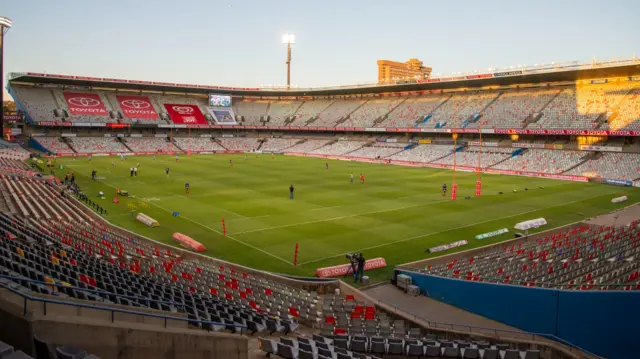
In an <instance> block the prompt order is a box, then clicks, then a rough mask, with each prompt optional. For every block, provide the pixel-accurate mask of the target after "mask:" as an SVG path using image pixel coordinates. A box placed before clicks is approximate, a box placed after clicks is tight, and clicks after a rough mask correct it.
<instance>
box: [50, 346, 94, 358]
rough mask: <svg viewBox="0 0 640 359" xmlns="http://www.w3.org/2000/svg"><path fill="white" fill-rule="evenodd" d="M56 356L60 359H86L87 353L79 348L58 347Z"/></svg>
mask: <svg viewBox="0 0 640 359" xmlns="http://www.w3.org/2000/svg"><path fill="white" fill-rule="evenodd" d="M56 355H57V357H58V359H84V357H86V356H87V352H86V351H84V350H82V349H77V348H71V347H58V348H57V349H56Z"/></svg>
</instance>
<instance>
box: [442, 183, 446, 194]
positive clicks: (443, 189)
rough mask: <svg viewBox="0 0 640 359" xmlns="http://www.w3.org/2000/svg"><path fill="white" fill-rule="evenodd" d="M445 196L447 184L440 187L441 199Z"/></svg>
mask: <svg viewBox="0 0 640 359" xmlns="http://www.w3.org/2000/svg"><path fill="white" fill-rule="evenodd" d="M446 195H447V184H446V183H445V184H443V185H442V197H444V196H446Z"/></svg>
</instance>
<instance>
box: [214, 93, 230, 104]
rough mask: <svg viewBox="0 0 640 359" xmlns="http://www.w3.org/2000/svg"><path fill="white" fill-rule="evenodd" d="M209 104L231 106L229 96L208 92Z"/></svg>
mask: <svg viewBox="0 0 640 359" xmlns="http://www.w3.org/2000/svg"><path fill="white" fill-rule="evenodd" d="M209 106H214V107H231V96H229V95H214V94H209Z"/></svg>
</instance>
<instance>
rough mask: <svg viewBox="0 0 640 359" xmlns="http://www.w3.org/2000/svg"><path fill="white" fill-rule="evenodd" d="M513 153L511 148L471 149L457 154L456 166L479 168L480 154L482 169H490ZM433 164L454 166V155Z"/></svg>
mask: <svg viewBox="0 0 640 359" xmlns="http://www.w3.org/2000/svg"><path fill="white" fill-rule="evenodd" d="M511 152H513V149H511V148H497V147H483V148H482V151H480V147H469V148H468V149H467V150H466V151H461V152H457V153H456V165H457V166H466V167H474V168H475V167H478V154H481V155H480V159H481V162H480V165H481V167H482V168H488V167H491V166H493V165H495V164H496V163H498V162H500V161H504V160H505V159H507V158H509V157H511ZM433 163H436V164H446V165H453V153H452V154H450V155H449V156H446V157H443V158H441V159H439V160H436V161H433Z"/></svg>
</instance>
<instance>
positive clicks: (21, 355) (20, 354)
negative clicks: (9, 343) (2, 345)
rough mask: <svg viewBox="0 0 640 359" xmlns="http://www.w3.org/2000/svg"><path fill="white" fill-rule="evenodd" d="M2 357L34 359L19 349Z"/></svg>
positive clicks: (8, 358)
mask: <svg viewBox="0 0 640 359" xmlns="http://www.w3.org/2000/svg"><path fill="white" fill-rule="evenodd" d="M2 359H33V358H32V357H31V356H29V355H27V354H25V353H24V352H22V351H21V350H18V351H17V352H12V353H10V354H9V355H7V356H5V357H2Z"/></svg>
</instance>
